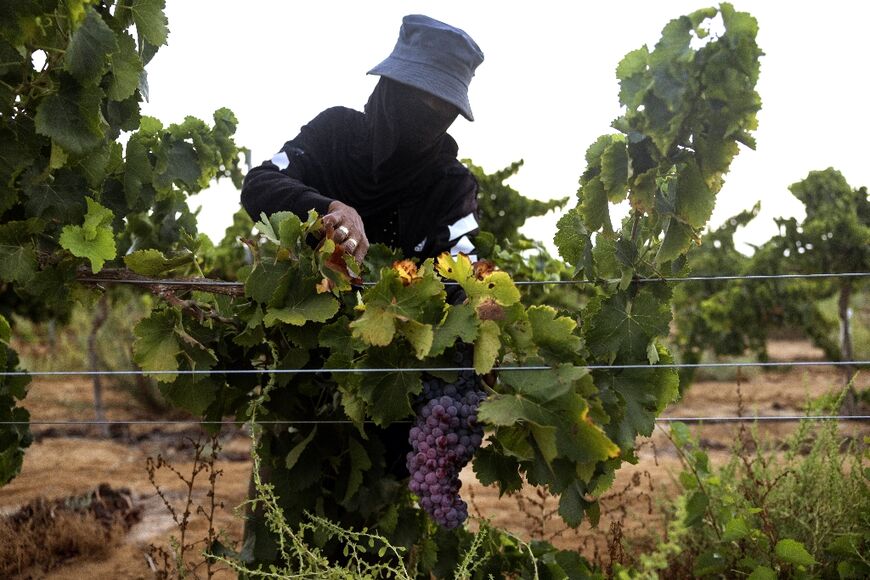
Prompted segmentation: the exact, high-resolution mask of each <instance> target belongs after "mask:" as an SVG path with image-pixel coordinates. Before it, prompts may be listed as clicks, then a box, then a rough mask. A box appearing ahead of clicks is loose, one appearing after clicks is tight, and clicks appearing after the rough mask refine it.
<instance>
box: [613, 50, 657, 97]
mask: <svg viewBox="0 0 870 580" xmlns="http://www.w3.org/2000/svg"><path fill="white" fill-rule="evenodd" d="M648 60H649V49H647V47H646V46H642V47H640V48H638V49H637V50H633V51H631V52H629V53H628V54H626V55H625V56H624V57H623V58H622V60H621V61H619V65H617V67H616V78H617V79H619V102H620V103H622V104H623V105H625V106H626V107H628V108H629V109H636V108H637V107H638V106H639V105H640V104H641V103H642V102H643V97H644V94H645V93H646V91H647V89H649V86H650V80H649V77H648V76H647V74H646V72H647V61H648Z"/></svg>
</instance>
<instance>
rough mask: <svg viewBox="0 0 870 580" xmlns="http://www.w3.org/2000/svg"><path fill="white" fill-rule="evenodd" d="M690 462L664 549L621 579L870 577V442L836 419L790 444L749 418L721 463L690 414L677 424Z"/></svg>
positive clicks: (676, 438)
mask: <svg viewBox="0 0 870 580" xmlns="http://www.w3.org/2000/svg"><path fill="white" fill-rule="evenodd" d="M670 438H671V440H672V441H673V443H674V444H675V445H676V447H677V450H678V452H679V455H680V458H681V460H682V462H683V466H684V470H683V471H682V472H681V473H680V474H679V484H680V487H681V489H682V493H681V494H680V495H679V497H677V498H676V500H674V501H673V503H672V504H670V513H669V518H670V521H669V524H668V527H667V533H666V536H665V538H664V539H663V540H662V541H661V542H660V543H659V546H658V548H657V549H656V550H654V551H653V552H651V553H649V554H642V555H639V556H638V557H636V561H635V563H634V565H633V567H622V568H620V567H618V566H617V573H616V574H615V576H616V577H618V578H654V577H663V578H683V577H728V578H732V577H743V576H747V577H749V578H751V579H753V580H758V579H765V578H866V577H868V575H870V556H868V554H870V468H868V467H866V465H867V458H868V452H867V445H866V443H867V441H863V442H861V441H856V440H850V439H848V438H844V437H842V436H841V435H840V432H839V429H838V424H837V422H835V421H825V422H821V423H819V422H814V421H812V420H804V421H802V422H801V423H800V424H799V426H798V428H797V429H796V431H795V433H794V434H793V435H792V436H791V437H790V438H788V439H787V440H786V441H785V442H783V443H781V444H771V443H770V442H769V441H766V440H765V439H764V438H762V437H761V436H760V435H759V434H758V431H757V429H750V428H744V427H741V429H740V436H739V437H737V438H736V443H735V446H734V448H733V452H732V454H731V457H730V459H729V461H728V462H727V463H726V464H725V465H723V466H721V467H718V468H716V467H713V466H712V465H711V463H710V458H709V456H708V455H707V453H706V452H705V451H704V450H703V449H701V448H700V446H699V444H698V440H697V439H696V438H695V437H694V436H693V435H692V434H691V433H690V431H689V429H688V428H687V427H686V426H685V425H684V424H681V423H676V424H674V425H672V426H671V431H670Z"/></svg>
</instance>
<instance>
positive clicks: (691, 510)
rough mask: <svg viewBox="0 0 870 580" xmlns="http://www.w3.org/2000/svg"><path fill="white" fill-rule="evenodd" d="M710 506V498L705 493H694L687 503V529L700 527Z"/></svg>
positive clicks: (685, 521)
mask: <svg viewBox="0 0 870 580" xmlns="http://www.w3.org/2000/svg"><path fill="white" fill-rule="evenodd" d="M709 504H710V498H709V497H707V494H706V493H704V492H703V491H700V490H698V491H695V492H694V493H692V495H690V496H689V499H688V501H686V518H685V520H684V523H685V525H686V527H689V528H691V527H693V526H697V525H700V524H701V523H702V522H703V521H704V515H705V514H706V513H707V506H708V505H709Z"/></svg>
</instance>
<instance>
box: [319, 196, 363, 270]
mask: <svg viewBox="0 0 870 580" xmlns="http://www.w3.org/2000/svg"><path fill="white" fill-rule="evenodd" d="M323 225H324V226H326V235H327V237H329V238H330V239H332V240H334V241H335V242H336V243H338V244H340V246H341V247H342V249H343V250H344V251H345V252H347V253H348V254H350V255H351V256H353V257H354V259H356V261H357V262H359V263H362V261H363V258H365V255H366V253H368V251H369V240H368V238H367V237H366V233H365V228H364V227H363V221H362V218H361V217H360V215H359V213H357V211H356V210H355V209H354V208H352V207H350V206H349V205H346V204H344V203H342V202H340V201H333V202H332V203H330V204H329V213H328V214H326V215H325V216H323Z"/></svg>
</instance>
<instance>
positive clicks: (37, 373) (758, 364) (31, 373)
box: [0, 360, 870, 377]
mask: <svg viewBox="0 0 870 580" xmlns="http://www.w3.org/2000/svg"><path fill="white" fill-rule="evenodd" d="M867 365H870V360H849V361H813V360H810V361H788V362H771V361H767V362H722V363H665V364H655V365H651V364H625V365H586V366H581V367H579V368H585V369H587V370H591V371H598V370H631V369H701V368H745V367H818V366H834V367H837V366H855V367H859V366H867ZM556 368H558V367H554V366H524V367H516V366H510V367H495V368H493V371H494V372H513V371H523V372H524V371H549V370H553V369H556ZM474 370H475V369H474V367H407V368H401V367H400V368H357V369H350V368H336V369H329V368H319V369H202V370H196V369H179V370H168V369H161V370H151V371H144V370H139V369H126V370H117V371H110V370H105V371H3V372H0V377H23V376H30V377H65V376H81V377H91V376H139V375H145V376H150V375H265V374H275V375H286V374H317V373H336V374H346V373H353V374H357V373H358V374H367V373H444V372H461V371H474Z"/></svg>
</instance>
